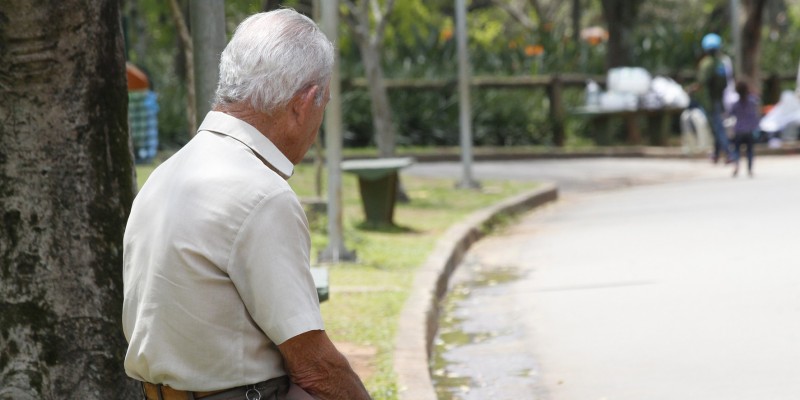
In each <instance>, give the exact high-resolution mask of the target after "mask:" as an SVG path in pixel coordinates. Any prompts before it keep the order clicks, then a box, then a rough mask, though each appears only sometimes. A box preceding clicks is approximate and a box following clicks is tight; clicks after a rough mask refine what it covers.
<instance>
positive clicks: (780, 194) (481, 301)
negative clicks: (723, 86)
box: [407, 156, 800, 400]
mask: <svg viewBox="0 0 800 400" xmlns="http://www.w3.org/2000/svg"><path fill="white" fill-rule="evenodd" d="M474 172H475V176H476V177H477V178H478V179H479V180H480V179H490V178H492V179H499V178H502V179H530V180H551V181H555V182H556V183H557V184H559V186H560V187H561V189H562V196H561V198H560V200H559V201H558V202H557V203H555V204H553V205H549V206H545V207H544V208H543V209H538V210H536V211H534V212H532V213H530V214H527V215H525V216H524V217H522V218H521V219H519V220H518V221H517V222H516V223H514V224H513V225H511V226H509V227H507V228H506V229H505V230H503V231H501V232H499V233H497V234H494V235H492V236H490V237H488V238H485V239H483V240H481V241H480V242H478V243H476V244H475V245H473V246H472V248H471V249H470V251H469V253H468V254H467V255H466V257H465V259H464V262H463V263H462V264H461V265H460V266H459V268H458V269H457V270H456V272H455V274H454V275H453V277H452V279H451V292H450V293H451V294H450V295H449V296H448V299H447V300H446V307H445V312H444V313H443V314H442V319H441V320H440V335H439V336H438V338H437V351H436V363H435V364H434V384H436V385H437V390H438V392H439V398H440V399H488V398H491V399H548V400H549V399H552V400H586V399H598V400H599V399H607V400H624V399H631V400H633V399H635V400H642V399H648V400H650V399H726V400H733V399H796V398H798V393H800V379H797V377H798V376H800V361H798V360H800V344H798V343H800V342H798V340H797V338H798V337H800V157H798V156H783V157H782V156H775V157H762V158H757V159H756V169H755V177H754V178H748V177H747V176H746V174H745V175H744V176H740V177H738V178H732V177H731V176H730V172H731V169H730V168H727V167H723V166H719V165H718V166H712V165H710V163H708V162H705V161H703V160H695V161H686V160H650V159H622V160H620V159H593V160H547V161H514V162H491V163H478V164H476V165H475V168H474ZM407 173H410V174H416V175H425V176H439V177H453V178H454V179H456V178H457V177H458V176H459V173H460V166H459V164H458V163H434V164H424V165H416V166H414V167H412V168H410V169H409V170H408V171H407Z"/></svg>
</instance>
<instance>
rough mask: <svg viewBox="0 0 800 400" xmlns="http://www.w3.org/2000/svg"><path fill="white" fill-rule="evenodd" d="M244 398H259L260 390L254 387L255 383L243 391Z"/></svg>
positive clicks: (247, 399) (259, 399)
mask: <svg viewBox="0 0 800 400" xmlns="http://www.w3.org/2000/svg"><path fill="white" fill-rule="evenodd" d="M244 398H245V399H246V400H261V392H259V391H258V389H256V385H253V386H251V387H248V388H247V391H246V392H245V393H244Z"/></svg>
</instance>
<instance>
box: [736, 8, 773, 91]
mask: <svg viewBox="0 0 800 400" xmlns="http://www.w3.org/2000/svg"><path fill="white" fill-rule="evenodd" d="M766 4H767V0H745V1H744V6H745V12H746V13H747V18H746V19H745V22H744V26H743V27H742V36H741V37H742V62H741V65H742V71H740V72H741V77H742V78H744V79H745V80H746V81H747V82H749V83H750V84H751V85H753V89H755V90H756V91H758V92H760V91H761V67H760V65H761V27H762V26H763V21H764V8H765V6H766Z"/></svg>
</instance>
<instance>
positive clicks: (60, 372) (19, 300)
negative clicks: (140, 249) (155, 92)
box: [0, 0, 138, 400]
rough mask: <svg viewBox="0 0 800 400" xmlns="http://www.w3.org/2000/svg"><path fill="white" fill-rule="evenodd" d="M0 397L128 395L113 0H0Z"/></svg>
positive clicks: (118, 36)
mask: <svg viewBox="0 0 800 400" xmlns="http://www.w3.org/2000/svg"><path fill="white" fill-rule="evenodd" d="M0 121H2V124H0V399H15V400H28V399H100V398H110V399H135V398H138V391H137V389H136V386H135V383H134V381H133V380H131V379H128V378H127V377H126V376H125V373H124V371H123V357H124V354H125V350H126V343H125V338H124V337H123V335H122V328H121V319H120V310H121V309H122V271H121V269H122V235H123V231H124V226H125V220H126V218H127V215H128V212H129V210H130V204H131V202H132V199H133V195H134V179H133V178H134V171H133V154H132V151H131V147H130V139H129V137H128V131H127V124H128V123H127V95H126V86H125V60H124V50H123V40H122V31H121V27H120V10H119V2H118V1H112V0H81V1H78V0H57V1H56V0H49V1H44V2H31V1H28V0H4V1H2V2H0Z"/></svg>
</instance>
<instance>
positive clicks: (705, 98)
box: [690, 33, 733, 164]
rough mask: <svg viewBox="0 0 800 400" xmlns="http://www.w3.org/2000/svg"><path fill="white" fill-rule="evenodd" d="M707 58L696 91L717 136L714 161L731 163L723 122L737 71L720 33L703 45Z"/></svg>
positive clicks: (710, 34)
mask: <svg viewBox="0 0 800 400" xmlns="http://www.w3.org/2000/svg"><path fill="white" fill-rule="evenodd" d="M701 46H702V47H703V51H704V52H705V55H704V56H703V58H702V59H701V60H700V64H699V67H698V71H697V81H696V84H695V85H694V86H693V87H692V88H691V90H690V91H692V92H699V93H700V94H699V96H697V97H698V99H697V100H698V101H699V103H700V105H701V106H702V108H703V110H704V111H705V114H706V116H707V118H708V122H709V125H711V131H712V132H713V135H714V153H713V154H712V157H711V158H712V161H713V162H714V163H715V164H716V163H717V162H718V161H719V158H720V156H721V155H723V154H724V155H725V156H726V159H727V160H728V161H729V160H730V149H729V142H728V135H727V133H726V132H725V126H724V125H723V123H722V117H723V113H724V112H725V106H724V103H723V99H724V94H725V88H726V86H728V82H729V81H730V80H731V79H732V76H733V68H732V64H731V61H730V58H729V57H728V56H726V55H725V54H723V53H722V51H721V50H720V48H721V47H722V38H720V36H719V35H717V34H716V33H709V34H707V35H705V36H704V37H703V40H702V42H701Z"/></svg>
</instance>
